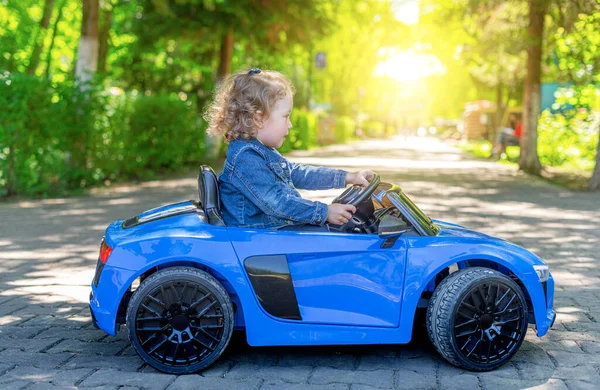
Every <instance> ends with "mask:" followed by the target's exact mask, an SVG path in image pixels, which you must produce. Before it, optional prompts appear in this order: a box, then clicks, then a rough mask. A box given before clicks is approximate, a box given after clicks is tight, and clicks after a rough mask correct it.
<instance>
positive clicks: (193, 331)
mask: <svg viewBox="0 0 600 390" xmlns="http://www.w3.org/2000/svg"><path fill="white" fill-rule="evenodd" d="M126 321H127V329H128V332H127V333H128V335H129V341H130V342H131V345H133V348H134V349H135V350H136V352H137V353H138V354H139V355H140V357H141V358H142V359H143V360H144V361H145V362H146V363H148V364H149V365H151V366H152V367H154V368H156V369H157V370H159V371H162V372H165V373H168V374H191V373H194V372H198V371H200V370H203V369H205V368H207V367H208V366H210V365H211V364H213V363H214V362H215V360H217V359H218V358H219V356H221V354H222V353H223V351H224V350H225V348H226V347H227V345H228V344H229V340H230V339H231V334H232V332H233V322H234V313H233V305H232V304H231V299H230V298H229V294H227V291H225V289H224V288H223V286H222V285H221V283H219V282H218V281H217V280H216V279H215V278H214V277H213V276H211V275H210V274H208V273H206V272H204V271H201V270H198V269H195V268H186V267H174V268H167V269H164V270H162V271H159V272H157V273H155V274H153V275H151V276H149V277H148V278H147V279H146V280H144V281H143V282H142V284H141V285H140V286H139V288H138V289H137V290H135V291H134V293H133V295H132V297H131V300H130V301H129V305H128V307H127V317H126Z"/></svg>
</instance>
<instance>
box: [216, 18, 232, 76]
mask: <svg viewBox="0 0 600 390" xmlns="http://www.w3.org/2000/svg"><path fill="white" fill-rule="evenodd" d="M232 55H233V28H229V29H228V30H227V32H226V33H225V34H224V35H223V38H222V41H221V54H220V58H219V71H218V73H217V79H218V80H221V79H222V78H223V77H226V76H227V75H228V74H229V73H231V56H232Z"/></svg>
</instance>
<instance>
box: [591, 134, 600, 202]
mask: <svg viewBox="0 0 600 390" xmlns="http://www.w3.org/2000/svg"><path fill="white" fill-rule="evenodd" d="M598 127H599V129H598V147H597V148H596V166H595V167H594V174H593V175H592V178H591V179H590V182H589V184H588V189H589V190H590V191H600V126H598Z"/></svg>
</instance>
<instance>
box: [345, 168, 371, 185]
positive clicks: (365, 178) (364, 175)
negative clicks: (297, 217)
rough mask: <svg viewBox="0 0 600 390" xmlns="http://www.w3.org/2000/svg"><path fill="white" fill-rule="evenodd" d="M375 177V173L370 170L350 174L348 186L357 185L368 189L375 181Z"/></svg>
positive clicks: (347, 179) (347, 180)
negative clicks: (372, 181) (373, 180)
mask: <svg viewBox="0 0 600 390" xmlns="http://www.w3.org/2000/svg"><path fill="white" fill-rule="evenodd" d="M373 176H375V172H373V171H371V170H369V169H364V170H362V171H358V172H354V173H348V174H347V175H346V184H357V185H359V186H361V187H366V186H368V185H369V182H370V181H371V180H372V179H373Z"/></svg>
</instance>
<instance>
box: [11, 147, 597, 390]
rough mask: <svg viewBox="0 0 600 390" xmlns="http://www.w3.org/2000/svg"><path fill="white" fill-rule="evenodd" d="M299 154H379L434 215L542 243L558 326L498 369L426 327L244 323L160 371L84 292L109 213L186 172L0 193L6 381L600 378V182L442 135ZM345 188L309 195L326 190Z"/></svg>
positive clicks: (68, 384) (371, 159) (195, 383)
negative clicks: (213, 358) (252, 341)
mask: <svg viewBox="0 0 600 390" xmlns="http://www.w3.org/2000/svg"><path fill="white" fill-rule="evenodd" d="M290 159H292V160H294V161H297V162H301V163H307V164H311V163H312V164H319V165H328V166H332V167H340V168H346V169H351V170H357V169H359V168H362V167H370V168H372V169H374V170H375V171H377V172H379V173H380V174H381V175H382V176H383V179H384V180H386V181H390V182H395V183H397V184H400V185H401V186H402V188H403V189H404V190H405V192H406V193H407V194H409V196H411V197H412V198H413V199H414V200H416V203H417V204H418V205H420V206H421V208H423V209H424V210H425V211H426V212H427V213H429V214H430V215H432V216H433V217H434V218H437V219H444V220H449V221H453V222H457V223H459V224H462V225H465V226H467V227H470V228H474V229H478V230H481V231H483V232H486V233H489V234H493V235H497V236H500V237H503V238H506V239H509V240H511V241H514V242H516V243H518V244H520V245H522V246H525V247H527V248H529V249H531V250H532V251H534V252H535V253H537V254H538V255H540V256H542V257H543V258H544V259H546V260H547V261H548V262H549V264H550V266H551V271H552V273H553V275H554V277H555V280H556V286H557V291H556V301H555V309H556V311H557V313H558V319H557V321H556V324H555V326H554V329H553V330H551V331H550V332H549V334H548V335H547V336H545V337H544V338H542V339H538V338H537V337H536V336H535V335H534V332H533V331H532V330H530V331H529V333H528V336H527V339H526V341H525V342H524V344H523V346H522V348H521V350H520V351H519V353H518V354H517V355H516V356H515V357H514V358H513V359H512V361H511V362H510V363H509V364H507V365H505V366H504V367H502V368H500V369H498V370H496V371H493V372H490V373H480V374H475V373H471V372H466V371H463V370H460V369H457V368H454V367H453V366H450V365H449V364H447V363H446V362H445V361H443V360H441V358H440V357H439V356H438V355H437V354H436V353H435V352H434V351H433V350H432V347H431V345H430V344H429V342H428V340H427V338H426V335H425V333H424V332H423V330H422V329H420V328H417V330H416V331H415V335H414V341H413V342H412V343H411V344H409V345H404V346H394V345H384V346H360V347H326V348H321V347H319V348H317V347H314V348H313V347H311V348H250V347H248V346H247V345H246V344H245V342H244V339H243V335H236V337H235V338H234V339H233V341H232V344H231V345H230V348H229V349H228V350H227V351H226V352H225V355H224V356H223V357H222V358H221V359H220V360H219V361H218V363H217V364H216V365H215V366H213V367H212V368H211V369H209V370H207V371H205V372H204V373H202V374H201V375H188V376H179V377H178V376H171V375H164V374H161V373H158V372H157V371H155V370H153V369H152V368H151V367H149V366H147V365H145V364H144V363H143V362H142V360H141V359H140V358H138V357H137V355H136V354H135V352H134V351H133V350H132V348H131V347H130V346H129V344H128V342H127V337H126V335H125V332H123V331H121V332H120V333H119V334H118V336H117V337H110V336H106V335H105V334H103V333H102V332H101V331H99V330H96V329H94V328H93V327H92V325H91V322H90V317H89V314H88V309H87V302H86V300H87V296H88V292H89V283H90V281H91V278H92V275H93V271H94V266H95V263H96V259H97V251H98V245H99V239H100V237H101V236H102V234H103V230H104V229H105V227H106V225H107V224H108V223H109V222H110V221H112V220H114V219H123V218H125V217H129V216H131V215H135V214H136V213H138V212H140V211H142V210H145V209H147V208H151V207H154V206H157V205H161V204H165V203H170V202H173V201H178V200H185V199H192V198H196V197H197V194H196V187H195V185H196V183H195V178H194V177H189V178H185V179H172V180H166V181H157V182H147V183H143V184H141V185H136V186H118V187H115V188H111V189H110V190H102V191H95V192H94V193H92V194H91V195H89V196H86V197H78V198H67V199H51V200H41V201H21V202H13V203H3V204H0V271H1V273H0V388H1V389H21V388H27V389H45V388H53V389H54V388H75V387H81V388H107V389H116V388H143V389H165V388H168V389H169V390H175V389H187V388H200V387H202V388H206V389H227V390H230V389H257V388H260V389H281V388H283V389H315V390H316V389H353V390H358V389H390V388H394V389H404V388H410V389H416V388H442V389H451V388H459V389H471V388H483V389H496V388H503V389H504V388H552V389H580V388H581V389H586V388H587V389H597V388H600V374H599V371H600V323H598V320H600V279H599V276H600V272H599V270H598V263H599V260H600V250H599V244H600V195H597V194H587V193H575V192H571V191H568V190H565V189H561V188H557V187H555V186H552V185H550V184H548V183H546V182H544V181H542V180H538V179H535V178H531V177H528V176H526V175H523V174H521V173H519V172H517V171H516V170H515V169H513V168H509V167H506V166H503V165H500V164H495V163H491V162H487V161H477V160H473V159H469V158H467V157H465V156H464V155H462V154H461V153H460V152H459V151H458V150H457V149H455V148H453V147H451V146H448V145H446V144H443V143H440V142H438V141H436V140H434V139H417V138H411V139H401V138H399V139H396V140H393V141H376V140H374V141H367V142H360V143H355V144H352V145H346V146H331V147H328V148H322V149H319V150H316V151H310V152H295V153H293V154H292V155H290ZM337 193H339V191H325V192H318V193H317V192H313V193H306V196H309V197H311V198H313V199H323V200H331V199H332V198H333V197H334V196H335V195H336V194H337Z"/></svg>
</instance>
